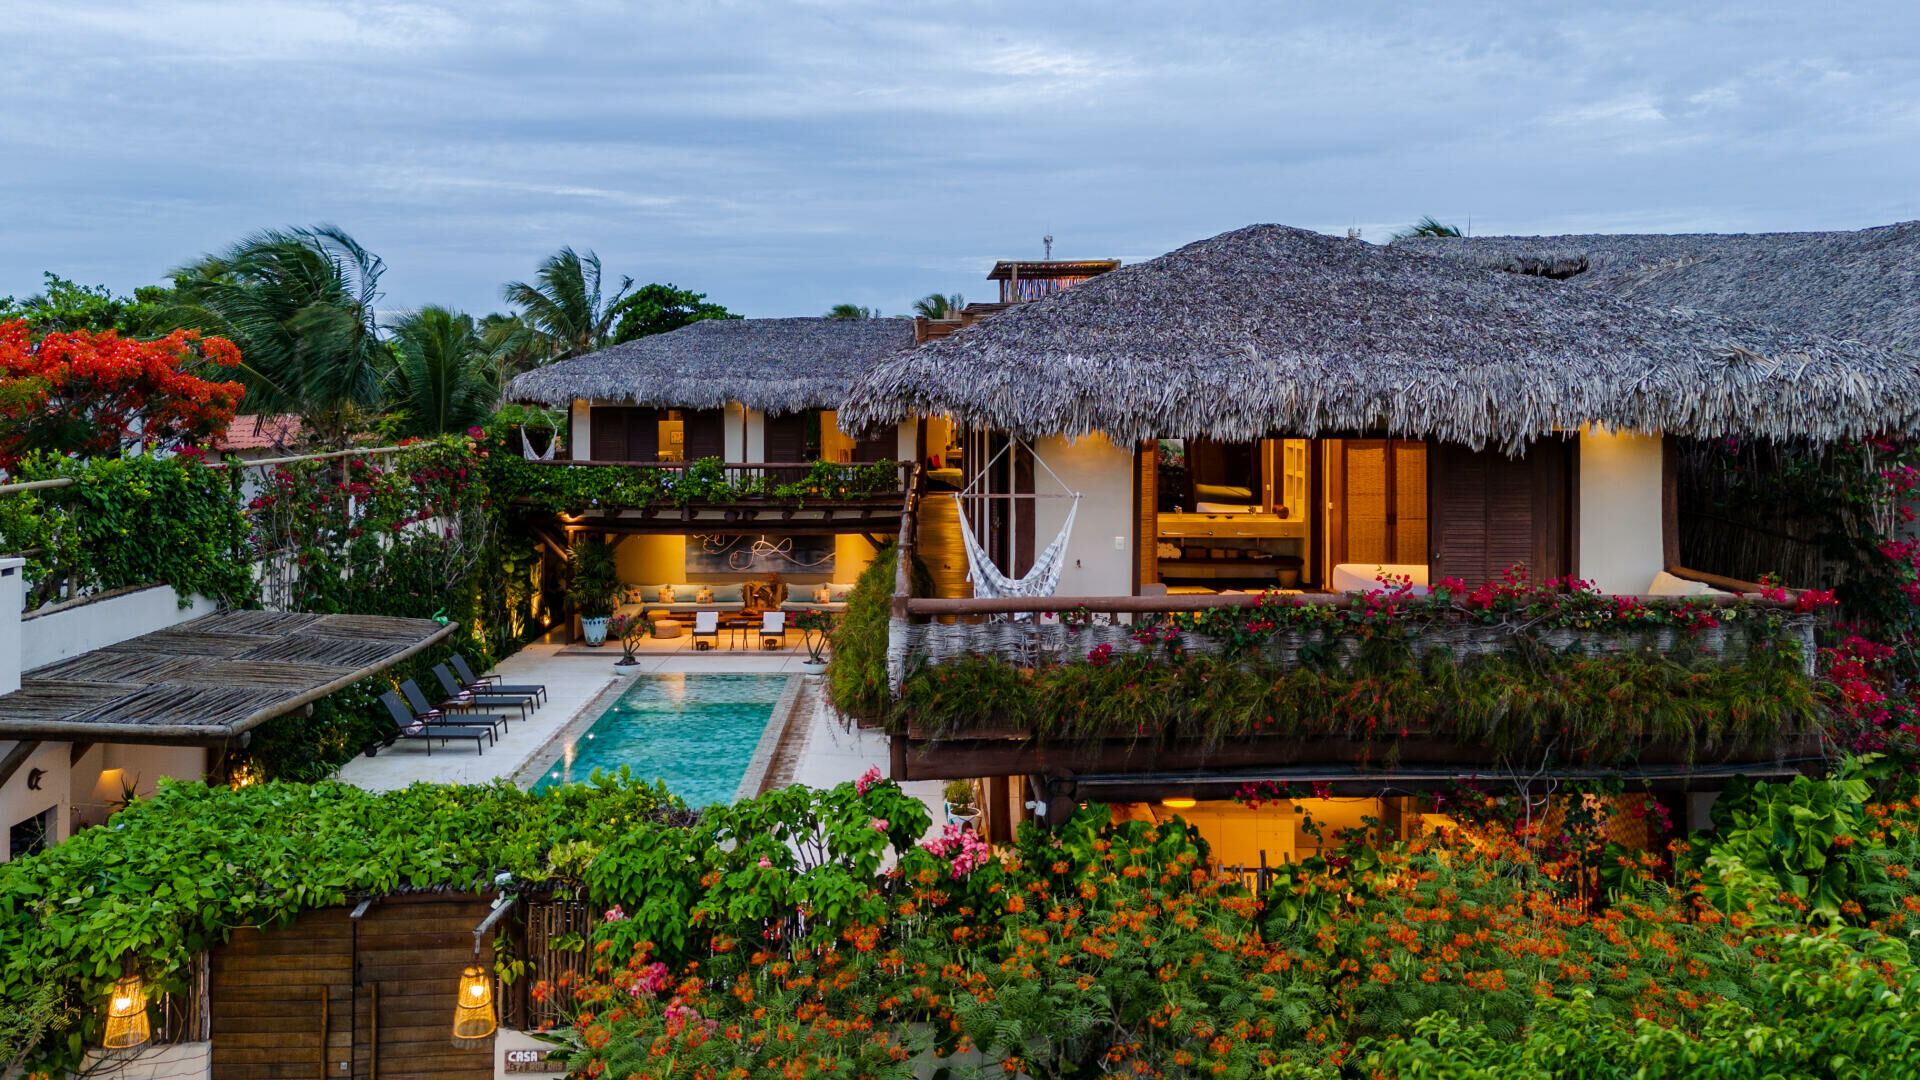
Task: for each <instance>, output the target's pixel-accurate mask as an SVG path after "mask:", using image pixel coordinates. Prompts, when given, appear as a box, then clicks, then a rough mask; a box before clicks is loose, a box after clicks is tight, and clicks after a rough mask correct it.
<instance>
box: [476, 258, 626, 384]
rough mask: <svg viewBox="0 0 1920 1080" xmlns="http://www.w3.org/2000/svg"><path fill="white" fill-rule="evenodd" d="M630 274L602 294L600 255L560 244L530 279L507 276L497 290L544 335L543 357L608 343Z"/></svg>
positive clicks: (563, 355) (573, 353)
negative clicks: (544, 351) (502, 286)
mask: <svg viewBox="0 0 1920 1080" xmlns="http://www.w3.org/2000/svg"><path fill="white" fill-rule="evenodd" d="M632 288H633V279H632V278H630V277H623V278H621V279H620V285H619V287H618V288H616V289H614V290H613V294H612V295H611V296H606V295H602V292H601V270H600V256H598V255H596V254H594V253H593V252H591V251H589V252H587V253H586V254H585V255H582V254H580V253H579V252H577V251H574V250H573V249H572V248H570V247H564V248H561V249H560V250H559V251H558V252H555V253H554V254H553V255H550V256H548V257H547V258H546V259H544V260H542V261H541V263H540V268H539V270H538V271H536V272H535V275H534V280H533V282H532V283H528V282H524V281H510V282H508V283H507V284H506V286H505V287H504V288H503V289H502V290H501V293H502V295H504V296H505V297H506V300H507V303H509V304H512V305H514V306H515V307H517V308H519V309H520V318H521V320H522V321H523V322H524V323H525V324H526V325H527V326H529V327H531V328H533V329H534V330H536V331H538V332H539V333H540V334H541V335H543V337H544V339H545V345H546V359H547V360H564V359H566V358H567V357H569V356H578V355H580V354H581V353H588V352H592V351H593V350H595V349H598V348H600V347H601V346H602V345H606V344H610V343H611V335H612V331H613V326H614V323H615V321H616V320H618V319H619V317H620V314H621V311H620V307H621V303H622V301H623V300H624V299H625V298H626V295H627V291H628V290H629V289H632Z"/></svg>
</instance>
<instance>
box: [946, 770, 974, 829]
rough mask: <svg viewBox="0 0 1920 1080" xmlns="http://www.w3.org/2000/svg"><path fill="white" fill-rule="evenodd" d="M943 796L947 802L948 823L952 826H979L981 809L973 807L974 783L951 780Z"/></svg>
mask: <svg viewBox="0 0 1920 1080" xmlns="http://www.w3.org/2000/svg"><path fill="white" fill-rule="evenodd" d="M942 794H944V795H945V796H946V800H947V821H948V822H949V823H951V824H961V823H965V824H968V825H977V824H979V821H980V809H979V807H976V806H974V805H973V781H971V780H949V781H947V786H946V787H945V788H944V789H943V791H942Z"/></svg>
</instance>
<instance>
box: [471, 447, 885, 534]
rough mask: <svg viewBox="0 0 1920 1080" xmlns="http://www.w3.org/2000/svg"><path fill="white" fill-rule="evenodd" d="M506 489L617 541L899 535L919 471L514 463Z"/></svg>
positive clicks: (711, 461) (868, 465)
mask: <svg viewBox="0 0 1920 1080" xmlns="http://www.w3.org/2000/svg"><path fill="white" fill-rule="evenodd" d="M510 469H511V475H510V476H509V477H508V478H507V480H506V482H505V483H503V484H500V485H498V489H499V490H501V494H502V495H503V496H504V497H505V498H507V499H509V500H510V501H512V502H513V503H515V504H516V505H518V506H520V507H522V508H524V510H525V511H528V512H532V513H542V512H544V513H551V514H555V515H557V516H558V517H559V518H560V520H561V521H562V522H563V523H564V524H567V525H591V526H592V527H593V528H594V529H595V530H598V531H603V532H612V533H685V532H699V531H713V530H725V531H742V530H747V531H753V532H765V533H783V534H787V535H810V534H811V535H825V534H841V533H872V534H875V535H887V534H891V533H893V532H894V531H896V530H897V529H898V528H899V525H900V520H901V515H902V514H903V512H904V510H905V506H906V502H907V494H908V492H909V491H911V490H912V489H913V487H914V485H915V484H917V483H918V477H919V472H918V467H917V466H912V465H907V464H903V463H900V462H894V461H878V462H865V463H852V464H849V463H843V462H827V461H813V462H722V461H720V460H719V459H717V458H706V459H702V460H699V461H693V462H678V461H662V462H644V463H642V462H629V461H533V460H525V461H515V462H513V463H512V465H511V466H510Z"/></svg>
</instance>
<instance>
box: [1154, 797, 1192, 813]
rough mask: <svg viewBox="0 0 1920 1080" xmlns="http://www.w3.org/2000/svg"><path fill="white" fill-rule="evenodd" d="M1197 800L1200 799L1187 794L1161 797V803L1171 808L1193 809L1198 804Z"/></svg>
mask: <svg viewBox="0 0 1920 1080" xmlns="http://www.w3.org/2000/svg"><path fill="white" fill-rule="evenodd" d="M1197 801H1198V800H1195V799H1190V798H1188V797H1187V796H1185V795H1175V796H1174V797H1173V798H1170V799H1161V800H1160V805H1161V806H1164V807H1166V808H1167V809H1169V810H1191V809H1192V808H1193V807H1194V806H1195V805H1196V804H1197Z"/></svg>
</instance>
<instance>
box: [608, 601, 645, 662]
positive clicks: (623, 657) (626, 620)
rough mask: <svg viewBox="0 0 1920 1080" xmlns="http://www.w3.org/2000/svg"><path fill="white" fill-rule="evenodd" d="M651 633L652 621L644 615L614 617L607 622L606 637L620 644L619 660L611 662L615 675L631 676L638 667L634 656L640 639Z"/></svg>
mask: <svg viewBox="0 0 1920 1080" xmlns="http://www.w3.org/2000/svg"><path fill="white" fill-rule="evenodd" d="M651 633H653V620H651V619H649V618H647V617H646V616H644V615H615V616H614V617H612V618H611V619H608V620H607V629H606V635H607V636H608V637H610V638H612V639H613V640H615V641H618V642H619V643H620V659H618V660H615V661H614V662H613V673H614V674H615V675H631V674H633V672H634V669H635V668H638V667H639V666H640V658H639V657H638V656H635V655H634V650H635V649H637V648H639V646H640V639H641V638H644V637H646V636H647V635H648V634H651Z"/></svg>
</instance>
